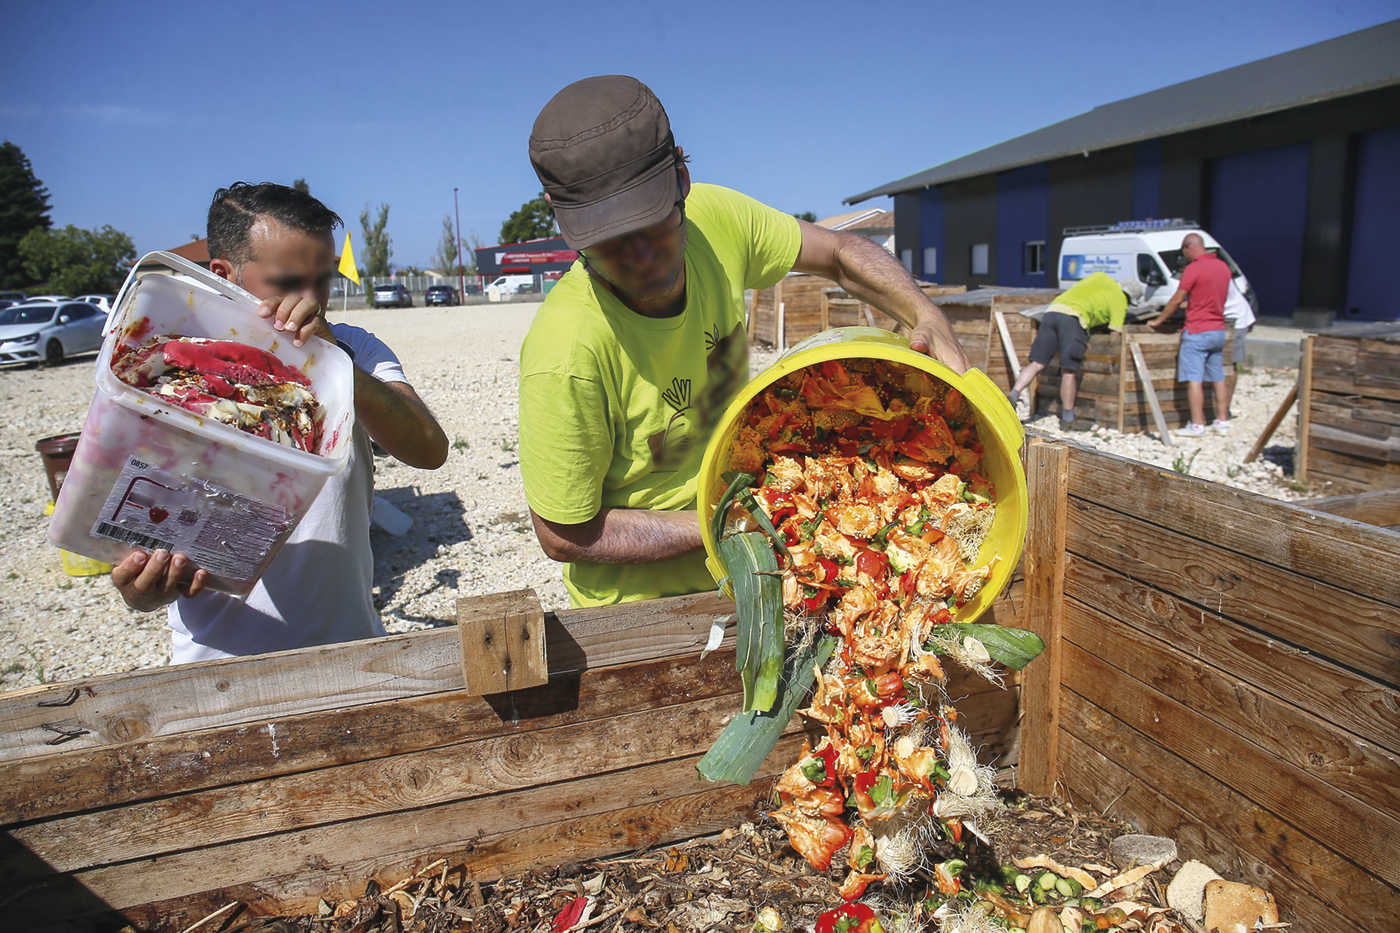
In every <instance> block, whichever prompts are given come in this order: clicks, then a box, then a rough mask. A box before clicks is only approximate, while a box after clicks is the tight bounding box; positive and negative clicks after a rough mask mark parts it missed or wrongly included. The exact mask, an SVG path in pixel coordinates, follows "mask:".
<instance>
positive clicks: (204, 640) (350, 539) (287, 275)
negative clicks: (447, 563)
mask: <svg viewBox="0 0 1400 933" xmlns="http://www.w3.org/2000/svg"><path fill="white" fill-rule="evenodd" d="M340 224H341V220H340V218H339V217H338V216H337V215H336V214H335V213H334V212H333V211H331V210H330V209H329V208H327V207H326V206H325V205H324V204H322V203H321V202H320V201H318V200H316V199H315V198H313V197H311V195H310V194H307V193H305V192H301V191H297V190H296V189H294V188H288V187H286V186H284V185H274V184H269V183H264V184H261V185H248V184H244V183H242V182H239V183H237V184H235V185H233V186H232V187H230V188H221V189H219V191H218V192H217V193H216V194H215V195H214V203H213V204H212V205H211V206H210V208H209V256H210V257H211V259H210V264H209V268H210V271H212V272H214V273H215V274H216V275H219V276H222V277H223V278H225V279H228V280H229V281H231V282H233V283H235V284H237V285H239V286H241V287H243V288H245V289H247V290H248V291H249V292H251V293H252V294H253V295H255V296H257V297H259V298H261V299H263V301H262V305H261V306H260V307H259V309H258V311H259V313H260V314H261V315H262V316H263V317H265V318H272V319H273V326H274V327H275V328H277V329H278V330H285V331H287V332H288V333H290V334H293V341H294V342H295V343H296V344H297V346H300V345H301V344H302V343H303V342H304V341H305V340H306V339H307V338H309V337H311V336H312V335H316V336H319V337H323V338H325V339H326V340H332V341H335V342H336V343H338V344H339V345H340V348H341V349H342V350H343V351H345V353H346V354H348V355H349V356H350V358H351V360H352V361H353V362H354V364H355V435H354V439H353V442H352V444H351V447H350V461H349V463H348V464H347V465H346V467H345V470H344V472H342V473H340V474H339V475H337V476H332V477H331V478H330V479H329V480H327V481H326V485H325V486H324V487H323V488H322V490H321V493H320V495H318V496H317V497H316V501H315V502H313V503H312V504H311V508H310V509H309V510H308V511H307V513H306V516H305V517H304V518H303V519H302V520H301V524H299V525H298V526H297V528H296V531H294V532H293V533H292V536H291V537H290V538H289V539H288V540H287V543H286V544H285V545H284V546H283V548H282V550H281V551H280V552H279V553H278V555H277V557H276V559H274V560H273V562H272V564H271V565H270V566H269V567H268V569H267V572H266V573H264V574H263V576H262V579H260V580H259V581H258V583H257V585H256V586H255V587H254V588H253V591H252V592H251V593H250V594H249V595H248V596H247V597H246V598H244V599H239V598H236V597H233V596H228V595H226V594H224V593H216V592H213V591H209V592H205V582H206V577H207V574H206V572H205V571H204V570H196V571H195V572H194V573H193V574H191V575H189V576H188V578H186V573H187V571H188V568H189V563H190V562H189V559H188V558H187V557H186V556H185V555H183V554H169V553H167V552H165V551H156V552H155V553H153V554H146V553H144V552H139V551H138V552H137V553H134V554H132V555H130V556H129V557H127V559H126V560H124V561H122V562H121V563H120V564H118V565H117V566H116V567H114V568H113V569H112V583H113V584H115V585H116V587H117V589H118V590H119V591H120V592H121V594H122V598H123V599H125V600H126V603H127V605H128V606H130V607H132V608H133V609H138V610H141V611H143V612H150V611H153V610H155V609H158V608H160V607H162V606H166V607H168V609H167V611H168V613H169V617H170V629H171V637H172V662H173V663H175V664H184V663H187V662H190V661H204V660H208V659H211V658H225V657H233V656H236V655H247V654H263V653H265V652H269V651H283V650H286V649H289V648H304V647H309V646H312V645H326V644H333V643H336V642H342V641H353V640H355V639H359V638H372V637H374V636H376V635H383V634H384V626H383V624H382V623H381V622H380V619H379V613H378V612H377V611H376V610H375V608H374V601H373V599H372V597H371V595H370V588H371V586H372V585H373V576H374V557H373V554H372V553H371V551H370V544H369V513H370V508H371V507H372V504H373V500H374V458H373V454H372V452H371V448H370V441H371V440H373V441H375V442H376V443H378V444H379V446H380V447H382V448H384V450H385V451H387V452H388V453H389V454H390V455H392V456H394V457H397V458H398V459H399V460H402V461H403V462H404V463H407V464H408V465H409V466H414V467H418V468H420V469H426V470H435V469H437V468H438V467H440V466H442V464H443V462H444V461H446V459H447V435H446V434H444V433H443V430H442V427H441V426H440V425H439V424H438V423H437V420H436V419H435V418H434V417H433V414H432V412H430V411H429V410H428V406H427V405H425V404H424V403H423V400H422V399H421V398H419V397H418V393H417V392H415V391H414V390H413V387H412V386H411V385H409V383H408V379H407V378H406V377H405V376H404V372H403V367H402V366H401V365H400V364H399V360H398V357H396V356H395V355H394V351H392V350H390V349H389V347H388V346H386V345H385V344H384V343H383V341H381V340H379V339H378V338H376V337H375V336H374V335H373V334H371V333H370V332H369V331H367V330H364V329H363V328H360V327H352V326H351V325H349V324H331V323H329V322H328V321H326V319H325V317H324V316H323V315H322V309H323V308H325V307H326V304H327V302H328V301H329V298H330V283H331V275H332V267H333V264H334V262H335V241H334V239H333V238H332V236H331V231H333V230H334V229H335V228H336V227H337V226H339V225H340Z"/></svg>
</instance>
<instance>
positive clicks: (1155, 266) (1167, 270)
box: [1059, 219, 1258, 309]
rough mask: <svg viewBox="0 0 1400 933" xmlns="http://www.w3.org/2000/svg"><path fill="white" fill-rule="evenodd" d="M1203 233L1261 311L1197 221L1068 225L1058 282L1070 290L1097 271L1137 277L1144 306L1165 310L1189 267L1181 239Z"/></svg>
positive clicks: (1230, 262)
mask: <svg viewBox="0 0 1400 933" xmlns="http://www.w3.org/2000/svg"><path fill="white" fill-rule="evenodd" d="M1188 233H1199V234H1200V235H1201V239H1202V240H1204V241H1205V244H1206V249H1208V250H1210V251H1211V252H1212V253H1215V254H1216V255H1217V256H1219V257H1220V258H1221V259H1223V260H1225V264H1226V265H1227V266H1229V267H1230V272H1231V274H1232V275H1234V277H1235V284H1236V285H1237V286H1238V287H1239V289H1240V293H1241V294H1243V295H1244V296H1245V298H1246V299H1247V300H1248V301H1249V303H1250V305H1251V306H1253V307H1255V308H1256V309H1257V307H1258V302H1257V301H1256V299H1255V298H1254V291H1253V289H1251V288H1250V287H1249V280H1248V279H1246V278H1245V276H1244V273H1243V272H1241V271H1240V267H1239V266H1237V265H1235V261H1234V260H1233V259H1231V258H1230V254H1229V253H1227V252H1225V247H1223V246H1221V245H1220V244H1219V243H1218V242H1216V240H1215V238H1214V237H1212V236H1211V235H1210V234H1209V233H1207V232H1205V231H1204V230H1202V229H1201V227H1200V224H1198V223H1196V222H1195V221H1193V220H1180V219H1176V220H1128V221H1123V222H1122V223H1116V224H1113V225H1111V226H1103V227H1066V228H1065V239H1064V242H1063V243H1062V244H1061V245H1060V266H1059V271H1060V284H1061V285H1062V286H1064V287H1066V288H1067V287H1069V285H1072V284H1073V283H1075V282H1078V281H1079V280H1080V279H1083V278H1087V277H1088V276H1090V275H1092V274H1093V273H1095V272H1107V273H1108V274H1109V275H1111V276H1112V277H1113V278H1115V279H1118V280H1119V281H1120V282H1126V281H1130V280H1131V279H1134V278H1135V279H1137V280H1138V281H1139V282H1141V283H1142V285H1143V292H1144V294H1143V303H1144V304H1147V305H1155V306H1157V307H1162V306H1163V305H1165V304H1166V303H1167V302H1168V301H1169V300H1170V299H1171V297H1172V295H1174V294H1176V290H1177V286H1178V285H1179V280H1180V276H1181V272H1182V270H1183V269H1185V268H1186V263H1185V261H1184V260H1183V259H1182V257H1181V239H1182V237H1184V236H1186V234H1188Z"/></svg>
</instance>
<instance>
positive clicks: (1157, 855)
mask: <svg viewBox="0 0 1400 933" xmlns="http://www.w3.org/2000/svg"><path fill="white" fill-rule="evenodd" d="M1108 854H1109V855H1110V856H1111V857H1112V858H1113V861H1114V862H1116V863H1117V864H1118V867H1119V868H1122V869H1128V868H1133V867H1135V866H1138V865H1151V866H1152V867H1153V868H1161V867H1162V866H1163V865H1165V864H1167V863H1168V862H1171V861H1175V860H1176V842H1175V841H1174V840H1171V839H1168V838H1166V837H1165V836H1148V835H1146V834H1144V833H1132V834H1130V835H1127V836H1119V837H1118V838H1117V839H1115V840H1113V842H1111V843H1109V846H1108Z"/></svg>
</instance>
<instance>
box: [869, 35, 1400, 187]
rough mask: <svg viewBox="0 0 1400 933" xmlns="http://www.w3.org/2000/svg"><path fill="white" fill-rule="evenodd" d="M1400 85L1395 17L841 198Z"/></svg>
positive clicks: (1114, 105)
mask: <svg viewBox="0 0 1400 933" xmlns="http://www.w3.org/2000/svg"><path fill="white" fill-rule="evenodd" d="M1392 84H1400V20H1393V21H1391V22H1389V23H1382V24H1381V25H1379V26H1372V27H1371V28H1370V29H1363V30H1361V31H1359V32H1353V33H1349V34H1347V35H1345V36H1338V37H1337V38H1335V39H1328V40H1327V41H1326V42H1319V43H1317V44H1316V45H1309V46H1305V47H1303V48H1301V49H1295V50H1294V51H1292V52H1284V53H1283V54H1282V55H1274V56H1272V57H1270V58H1263V59H1260V60H1259V61H1257V62H1250V63H1249V64H1247V65H1240V66H1238V67H1235V68H1228V69H1226V70H1225V71H1217V72H1215V73H1214V74H1209V75H1206V76H1204V77H1201V78H1194V79H1192V80H1190V81H1183V82H1182V83H1180V84H1173V85H1171V86H1170V87H1164V88H1161V89H1160V90H1156V91H1150V92H1148V93H1146V94H1139V95H1138V96H1136V97H1129V98H1128V99H1126V100H1120V101H1118V102H1116V103H1112V104H1105V105H1104V106H1102V107H1095V108H1094V109H1093V110H1090V111H1089V112H1088V113H1082V114H1080V115H1079V116H1077V117H1070V118H1069V119H1068V120H1061V121H1060V122H1059V123H1053V124H1051V125H1050V126H1047V127H1045V128H1043V129H1039V130H1036V131H1034V132H1032V133H1027V134H1025V135H1024V136H1017V137H1016V138H1015V139H1010V140H1007V141H1006V142H1004V143H998V144H997V145H995V146H989V147H988V148H986V149H981V150H979V151H977V152H974V153H972V154H970V155H965V156H963V157H962V158H959V159H954V160H952V161H951V162H944V163H943V164H942V165H936V166H934V167H933V168H931V169H928V170H927V171H923V172H919V173H918V174H916V175H910V176H908V177H906V178H901V179H898V180H897V181H892V182H890V183H889V184H886V185H881V186H880V187H878V188H872V189H871V190H869V191H866V192H864V193H862V194H857V195H855V196H854V197H850V198H847V199H846V202H845V203H847V204H857V203H859V202H861V201H864V200H866V199H868V198H874V197H879V196H880V195H890V194H898V193H900V192H902V191H912V190H915V189H918V188H925V187H928V186H930V185H941V184H943V183H944V182H949V181H956V180H958V179H960V178H970V177H972V176H975V175H984V174H986V173H988V172H1001V171H1006V170H1007V169H1013V168H1018V167H1020V166H1022V165H1031V164H1034V163H1036V162H1044V161H1047V160H1049V159H1058V158H1062V157H1064V156H1069V155H1075V154H1077V153H1081V152H1093V151H1095V150H1098V149H1107V148H1109V147H1111V146H1121V145H1125V144H1127V143H1133V142H1138V141H1140V140H1144V139H1154V138H1156V137H1159V136H1168V135H1171V134H1173V133H1182V132H1185V131H1187V130H1194V129H1199V128H1201V127H1204V126H1213V125H1215V124H1219V123H1229V122H1231V121H1234V120H1242V119H1245V118H1246V117H1252V116H1257V115H1259V114H1263V113H1269V112H1271V111H1277V110H1286V109H1288V108H1291V107H1298V106H1301V105H1303V104H1313V103H1317V102H1319V101H1324V100H1329V99H1332V98H1336V97H1344V96H1347V95H1350V94H1359V93H1361V92H1363V91H1370V90H1374V89H1376V88H1381V87H1386V86H1388V85H1392Z"/></svg>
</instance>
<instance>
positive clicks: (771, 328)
mask: <svg viewBox="0 0 1400 933" xmlns="http://www.w3.org/2000/svg"><path fill="white" fill-rule="evenodd" d="M920 288H922V289H923V292H924V294H925V295H928V296H929V297H930V298H932V299H934V300H935V301H938V300H939V297H940V296H942V295H951V294H957V293H960V292H964V291H966V290H967V286H965V285H930V284H927V283H920ZM854 326H868V327H882V328H884V329H885V330H894V329H895V328H896V327H897V326H898V325H897V323H896V322H895V320H894V318H892V317H890V316H889V315H887V314H885V313H884V312H882V311H879V310H877V309H875V308H873V307H871V306H870V305H868V304H865V303H864V302H862V301H859V300H858V299H856V298H852V297H851V296H850V295H848V294H846V292H845V291H844V290H843V289H841V288H839V287H836V286H834V285H833V284H832V283H831V280H830V279H824V278H822V277H821V276H818V275H805V274H803V273H793V274H790V275H786V276H783V278H782V279H780V280H779V281H778V283H777V284H776V285H774V286H773V287H772V288H766V289H764V290H762V291H756V292H754V293H753V297H752V298H751V299H750V306H749V339H750V340H753V341H757V342H759V343H763V344H766V345H768V346H770V347H777V348H780V349H786V348H788V347H790V346H793V345H794V344H796V343H798V342H800V341H802V340H806V339H807V338H808V337H810V336H812V335H813V334H819V333H821V332H822V331H824V330H826V329H827V328H830V327H854Z"/></svg>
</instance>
